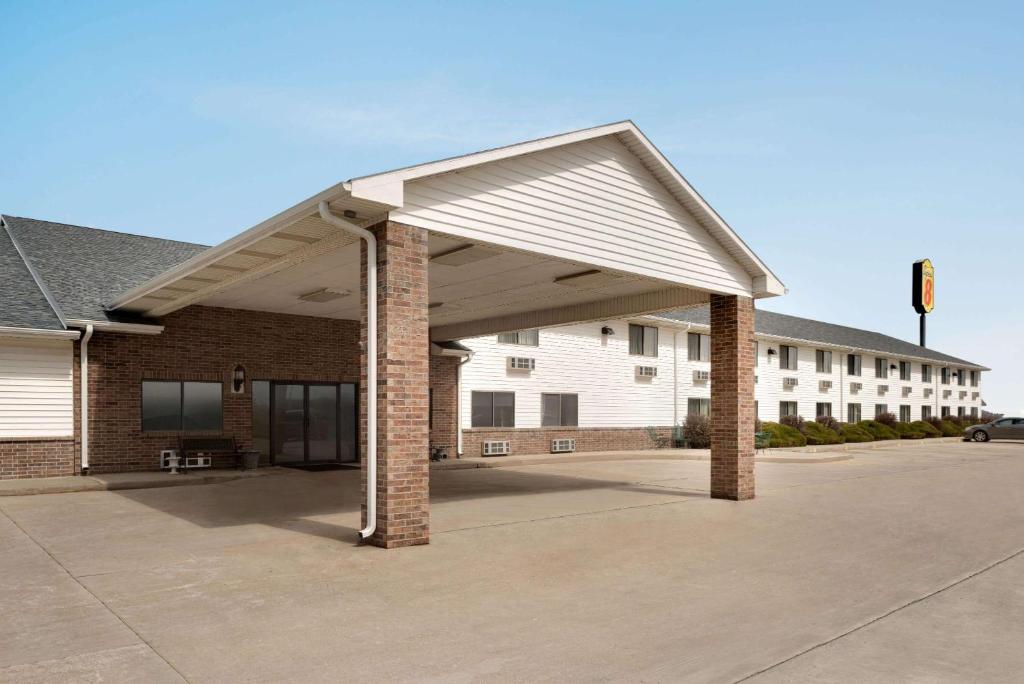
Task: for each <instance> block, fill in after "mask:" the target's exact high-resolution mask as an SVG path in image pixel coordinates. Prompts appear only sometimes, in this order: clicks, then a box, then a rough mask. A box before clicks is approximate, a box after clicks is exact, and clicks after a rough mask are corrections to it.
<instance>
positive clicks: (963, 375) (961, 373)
mask: <svg viewBox="0 0 1024 684" xmlns="http://www.w3.org/2000/svg"><path fill="white" fill-rule="evenodd" d="M956 384H958V385H960V386H961V387H963V386H964V385H966V384H967V371H965V370H964V369H963V368H961V369H959V370H957V372H956ZM960 417H961V418H963V416H960Z"/></svg>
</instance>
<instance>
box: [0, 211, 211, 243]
mask: <svg viewBox="0 0 1024 684" xmlns="http://www.w3.org/2000/svg"><path fill="white" fill-rule="evenodd" d="M4 218H7V219H18V220H21V221H35V222H36V223H49V224H51V225H55V226H64V227H66V228H78V229H79V230H93V231H96V232H98V233H112V234H114V235H127V236H128V237H137V238H143V239H146V240H159V241H160V242H173V243H174V244H176V245H189V246H190V247H205V248H207V249H209V247H210V245H204V244H202V243H200V242H185V241H184V240H174V239H171V238H163V237H155V236H153V235H142V234H141V233H129V232H128V231H125V230H111V229H109V228H97V227H96V226H83V225H80V224H77V223H63V222H61V221H49V220H47V219H38V218H32V217H31V216H14V215H13V214H0V219H4Z"/></svg>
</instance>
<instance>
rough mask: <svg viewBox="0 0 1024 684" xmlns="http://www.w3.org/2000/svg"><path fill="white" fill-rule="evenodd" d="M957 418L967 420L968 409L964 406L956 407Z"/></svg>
mask: <svg viewBox="0 0 1024 684" xmlns="http://www.w3.org/2000/svg"><path fill="white" fill-rule="evenodd" d="M956 417H957V418H966V417H967V408H966V407H964V406H957V407H956Z"/></svg>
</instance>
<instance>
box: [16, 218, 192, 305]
mask: <svg viewBox="0 0 1024 684" xmlns="http://www.w3.org/2000/svg"><path fill="white" fill-rule="evenodd" d="M3 219H4V223H5V224H6V225H7V228H8V230H10V231H11V233H12V234H13V235H14V237H15V239H16V240H17V241H18V244H19V245H20V246H21V248H22V249H23V250H24V251H25V253H26V256H27V257H28V258H29V260H30V261H31V262H32V266H33V267H34V268H35V269H36V272H37V273H38V274H39V276H40V278H41V279H42V281H43V283H45V285H46V287H47V288H49V290H50V293H51V294H52V295H53V297H54V299H55V300H56V301H57V305H58V306H59V307H60V309H61V311H62V312H63V314H64V316H65V317H66V318H72V319H74V318H80V319H86V320H91V321H104V320H118V321H124V320H135V319H133V318H131V317H130V316H126V315H124V314H117V313H112V314H110V315H108V313H107V312H106V311H105V310H104V309H103V305H104V304H106V303H107V302H109V301H111V300H112V299H114V297H116V296H117V295H119V294H121V293H122V292H125V291H126V290H129V289H131V288H133V287H135V286H136V285H140V284H141V283H143V282H145V281H146V280H149V279H150V278H152V277H154V276H156V275H159V274H160V273H163V272H164V271H166V270H167V269H169V268H171V267H172V266H176V265H177V264H180V263H181V262H183V261H186V260H187V259H190V258H191V257H193V256H195V255H196V254H199V253H200V252H203V251H205V250H207V249H209V247H207V246H206V245H196V244H192V243H189V242H177V241H175V240H163V239H160V238H152V237H145V236H142V235H130V234H127V233H116V232H113V231H109V230H100V229H99V228H85V227H83V226H73V225H68V224H65V223H52V222H50V221H39V220H36V219H29V218H19V217H17V216H4V217H3ZM15 257H17V254H15ZM7 270H8V269H7V266H6V264H2V263H0V271H3V272H7ZM0 276H2V273H0Z"/></svg>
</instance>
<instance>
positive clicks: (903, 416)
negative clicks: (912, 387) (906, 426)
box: [900, 404, 910, 423]
mask: <svg viewBox="0 0 1024 684" xmlns="http://www.w3.org/2000/svg"><path fill="white" fill-rule="evenodd" d="M900 422H901V423H909V422H910V406H908V405H906V404H903V405H901V406H900Z"/></svg>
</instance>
